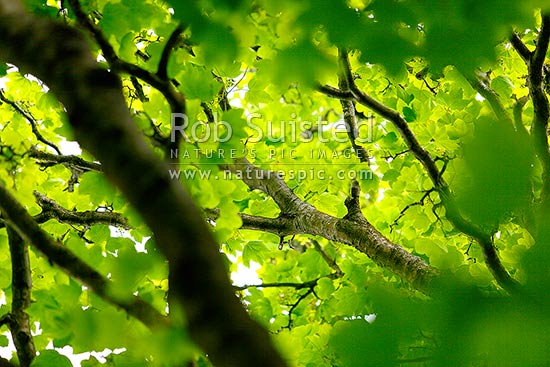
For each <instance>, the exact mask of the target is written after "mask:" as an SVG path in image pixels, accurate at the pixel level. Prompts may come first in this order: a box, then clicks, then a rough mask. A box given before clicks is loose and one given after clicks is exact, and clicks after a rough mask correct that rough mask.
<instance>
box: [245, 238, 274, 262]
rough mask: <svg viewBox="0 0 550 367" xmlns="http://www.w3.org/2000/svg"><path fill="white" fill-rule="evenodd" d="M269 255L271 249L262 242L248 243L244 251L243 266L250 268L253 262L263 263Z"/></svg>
mask: <svg viewBox="0 0 550 367" xmlns="http://www.w3.org/2000/svg"><path fill="white" fill-rule="evenodd" d="M268 254H269V249H268V248H267V246H266V245H265V244H264V243H263V242H262V241H256V240H254V241H248V243H247V244H246V245H245V246H244V249H243V264H245V265H246V266H248V265H249V264H250V261H251V260H253V261H256V262H258V263H263V261H264V259H265V257H266V256H267V255H268Z"/></svg>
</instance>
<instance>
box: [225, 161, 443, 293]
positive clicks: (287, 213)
mask: <svg viewBox="0 0 550 367" xmlns="http://www.w3.org/2000/svg"><path fill="white" fill-rule="evenodd" d="M224 168H225V169H227V170H229V171H231V172H232V173H233V174H234V175H236V176H237V177H238V178H240V179H242V180H243V182H244V183H245V184H246V185H248V187H250V188H251V189H257V190H260V191H263V192H265V193H266V194H268V195H269V196H271V197H272V198H273V200H274V201H275V202H276V203H277V205H278V206H279V208H280V209H281V214H280V215H279V217H277V218H273V219H270V218H262V219H261V221H262V225H259V226H258V227H260V228H258V229H259V230H262V231H266V232H271V233H275V234H277V235H278V236H288V235H295V234H310V235H314V236H320V237H324V238H326V239H328V240H331V241H336V242H341V243H344V244H347V245H350V246H352V247H354V248H356V249H357V250H358V251H360V252H362V253H364V254H366V255H367V256H368V257H369V258H371V259H372V260H373V261H374V263H376V264H377V265H379V266H380V267H382V268H385V269H387V270H389V271H391V272H392V273H394V274H396V275H397V276H399V277H401V278H402V279H403V280H405V281H407V282H408V283H410V284H411V285H412V286H413V287H415V288H417V289H419V290H421V291H424V292H429V291H430V287H431V286H432V281H433V280H434V279H435V278H436V277H437V275H438V273H437V271H436V270H435V269H433V268H432V267H430V266H429V265H428V264H427V263H426V262H425V261H424V260H423V259H421V258H420V257H418V256H415V255H413V254H411V253H409V252H407V251H406V250H405V249H404V248H403V247H401V246H399V245H397V244H394V243H392V242H391V241H390V240H388V239H387V238H386V237H384V236H383V235H382V234H381V233H380V232H378V231H377V230H376V229H375V228H374V227H373V226H372V225H371V224H370V223H369V222H368V221H367V220H366V219H364V218H363V220H359V221H358V220H357V219H358V217H357V215H355V216H354V217H353V220H352V219H348V218H336V217H333V216H331V215H328V214H325V213H322V212H320V211H318V210H317V209H316V208H315V207H313V206H312V205H310V204H308V203H306V202H304V201H302V200H301V199H300V198H298V197H297V196H296V195H295V194H294V193H293V192H292V190H290V188H289V187H288V186H287V184H286V183H285V182H284V180H282V179H281V178H280V177H279V176H278V175H277V174H276V173H275V172H273V171H267V170H262V169H260V168H258V167H255V166H253V165H252V164H251V163H250V162H248V161H247V160H246V159H245V158H242V159H240V160H239V161H238V162H237V164H235V165H233V166H228V165H226V166H225V167H224ZM247 219H253V220H254V221H255V223H256V224H259V222H260V218H258V217H253V218H247ZM244 223H245V220H244V219H243V226H244ZM248 228H249V229H256V228H251V227H248Z"/></svg>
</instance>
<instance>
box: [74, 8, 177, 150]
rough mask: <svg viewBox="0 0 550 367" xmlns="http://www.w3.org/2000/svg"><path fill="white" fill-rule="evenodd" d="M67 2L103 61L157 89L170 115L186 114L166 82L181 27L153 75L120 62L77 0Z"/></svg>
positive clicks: (137, 67) (167, 148)
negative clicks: (171, 56)
mask: <svg viewBox="0 0 550 367" xmlns="http://www.w3.org/2000/svg"><path fill="white" fill-rule="evenodd" d="M68 1H69V5H70V6H71V8H73V10H74V12H75V15H76V18H77V19H78V22H79V23H80V24H81V25H82V26H83V27H84V28H85V29H87V30H88V31H90V32H91V33H92V35H93V37H94V39H95V40H96V42H97V43H98V45H99V47H100V48H101V50H102V52H103V55H104V56H105V59H106V60H107V62H108V63H109V65H110V66H111V67H112V68H113V70H114V71H115V72H119V71H120V72H123V73H127V74H129V75H132V76H134V77H136V78H139V79H141V80H143V81H144V82H146V83H148V84H149V85H151V86H152V87H153V88H155V89H157V90H158V91H159V92H160V93H161V94H162V95H163V96H164V98H166V101H168V104H169V105H170V109H171V111H172V113H174V114H175V113H177V114H185V113H186V101H185V96H184V95H183V94H182V93H180V92H179V91H178V90H177V89H176V88H175V87H174V85H173V84H172V82H171V81H170V80H168V77H167V70H166V67H167V65H168V60H169V56H170V52H169V51H170V50H171V49H172V46H173V44H174V43H175V42H176V41H177V38H178V37H179V35H181V32H183V29H182V28H181V26H178V28H176V31H174V32H173V33H172V35H171V37H170V39H169V40H168V42H167V44H166V46H165V48H164V51H163V54H162V58H161V62H160V63H159V67H158V72H157V73H156V74H155V73H151V72H149V71H147V70H145V69H143V68H141V67H139V66H137V65H134V64H131V63H129V62H126V61H124V60H121V59H120V58H119V57H118V55H117V54H116V52H115V51H114V49H113V47H112V46H111V44H110V43H109V41H108V40H107V38H106V37H105V35H104V34H103V32H102V31H101V30H100V29H99V28H98V27H97V26H96V25H95V24H94V23H93V22H92V20H91V19H90V17H88V15H87V14H86V13H85V12H84V10H83V9H82V6H81V5H80V2H79V0H68ZM164 74H166V75H164ZM175 137H176V139H174V140H175V141H173V142H170V144H168V145H167V146H166V147H165V148H166V156H167V157H170V156H171V155H170V152H171V150H172V149H177V147H178V146H179V143H180V139H181V135H180V134H176V135H175Z"/></svg>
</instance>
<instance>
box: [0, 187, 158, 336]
mask: <svg viewBox="0 0 550 367" xmlns="http://www.w3.org/2000/svg"><path fill="white" fill-rule="evenodd" d="M0 210H1V211H2V215H3V216H4V220H5V221H6V222H7V224H8V226H10V227H12V228H13V229H14V230H15V231H16V232H17V234H19V236H21V238H22V239H23V240H24V241H26V242H27V243H29V244H31V245H32V246H33V247H34V248H35V249H36V250H38V251H39V252H40V253H41V254H43V255H44V256H45V257H46V258H47V259H48V260H49V261H50V262H51V263H52V264H55V265H57V266H58V267H60V268H61V269H62V270H63V271H64V272H65V273H67V274H68V275H70V276H71V277H73V278H75V279H76V280H78V281H80V282H81V283H82V284H84V285H86V286H87V287H88V288H90V289H91V290H92V291H93V292H95V293H96V294H97V295H98V296H99V297H101V298H103V299H104V300H105V301H107V302H109V303H111V304H113V305H115V306H117V307H120V308H122V309H123V310H125V311H126V312H127V313H128V314H129V315H130V316H133V317H135V318H136V319H138V320H140V321H141V322H143V324H145V325H147V326H149V327H151V328H154V327H158V326H162V325H167V324H168V320H167V318H166V317H165V316H163V315H161V314H160V313H159V312H158V311H157V310H156V309H154V308H153V307H152V306H151V305H150V304H149V303H147V302H145V301H144V300H142V299H141V298H139V297H138V296H132V295H129V296H128V297H126V298H125V299H120V298H119V297H117V296H115V295H114V294H113V292H112V291H111V289H110V288H111V287H112V285H111V283H110V281H109V280H107V279H106V278H104V277H103V276H102V275H101V274H99V273H98V272H97V271H96V270H95V269H94V268H92V267H91V266H90V265H88V264H86V263H85V262H84V261H82V260H81V259H80V258H79V257H77V256H76V255H75V254H74V253H73V252H72V251H71V250H69V249H68V248H67V247H65V246H64V245H63V244H62V243H59V242H58V241H56V240H55V239H53V238H52V237H51V236H50V235H49V234H48V233H46V232H45V231H44V230H42V228H40V226H39V225H38V223H36V221H35V220H34V218H33V217H31V216H30V214H29V213H28V212H27V211H26V210H25V208H24V207H23V206H22V205H21V204H20V203H19V202H18V201H17V200H16V199H15V198H14V197H13V196H12V195H11V194H10V193H9V192H8V190H6V188H5V187H4V186H2V185H0Z"/></svg>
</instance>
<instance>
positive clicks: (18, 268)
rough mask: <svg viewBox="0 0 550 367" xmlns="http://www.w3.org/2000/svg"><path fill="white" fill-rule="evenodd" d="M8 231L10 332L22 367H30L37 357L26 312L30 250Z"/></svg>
mask: <svg viewBox="0 0 550 367" xmlns="http://www.w3.org/2000/svg"><path fill="white" fill-rule="evenodd" d="M7 231H8V244H9V247H10V256H11V279H12V280H11V285H12V302H11V315H10V332H11V336H12V339H13V343H14V344H15V349H16V350H17V357H18V358H19V363H20V365H21V367H28V366H30V364H31V362H32V360H33V359H34V357H35V356H36V348H35V347H34V342H33V339H32V334H31V326H30V320H29V315H28V314H27V312H26V309H27V308H29V306H30V305H31V289H32V278H31V268H30V263H29V249H28V246H27V244H26V243H24V242H23V239H22V238H21V236H19V234H18V233H17V232H16V231H15V230H14V229H12V228H11V227H10V226H8V227H7Z"/></svg>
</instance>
